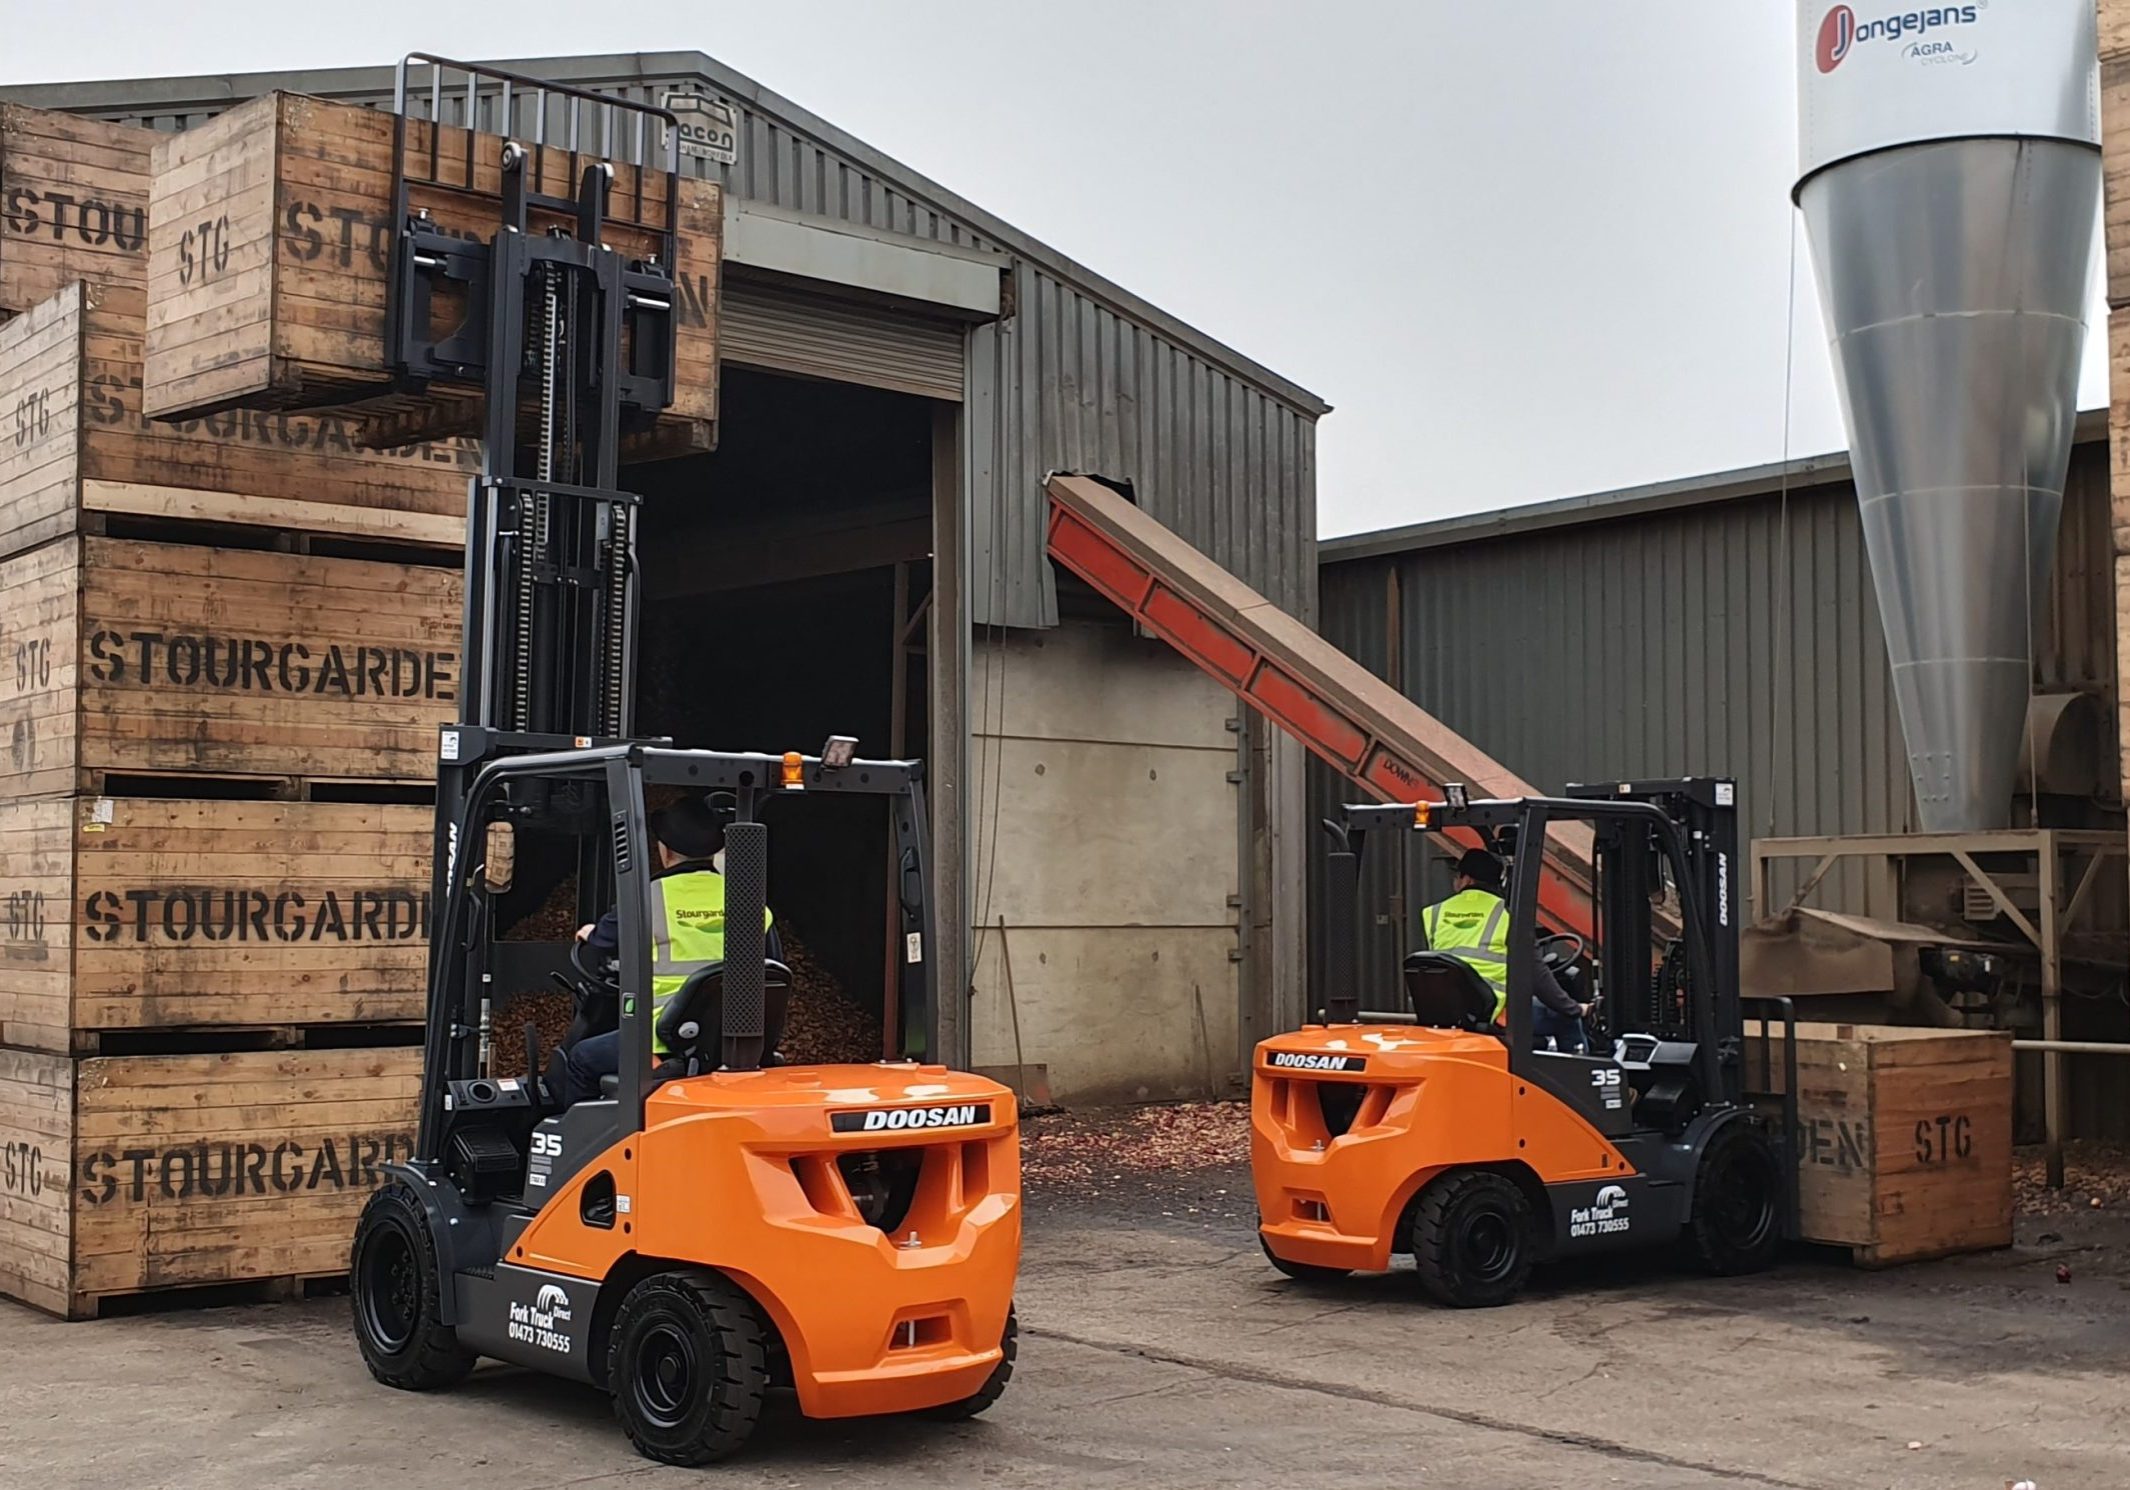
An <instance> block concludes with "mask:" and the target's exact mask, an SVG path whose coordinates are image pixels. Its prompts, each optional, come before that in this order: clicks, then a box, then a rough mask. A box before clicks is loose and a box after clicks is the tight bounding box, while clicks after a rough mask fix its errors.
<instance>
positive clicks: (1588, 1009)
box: [1582, 999, 1597, 1019]
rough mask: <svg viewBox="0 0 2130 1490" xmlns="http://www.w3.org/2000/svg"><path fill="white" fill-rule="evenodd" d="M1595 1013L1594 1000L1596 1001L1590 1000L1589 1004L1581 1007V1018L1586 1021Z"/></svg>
mask: <svg viewBox="0 0 2130 1490" xmlns="http://www.w3.org/2000/svg"><path fill="white" fill-rule="evenodd" d="M1596 1012H1597V1000H1596V999H1592V1000H1591V1001H1590V1002H1589V1003H1587V1004H1585V1005H1583V1015H1582V1017H1583V1018H1585V1019H1588V1018H1589V1017H1590V1016H1591V1015H1592V1014H1595V1013H1596Z"/></svg>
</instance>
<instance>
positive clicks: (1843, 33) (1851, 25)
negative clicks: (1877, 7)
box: [1819, 5, 1856, 72]
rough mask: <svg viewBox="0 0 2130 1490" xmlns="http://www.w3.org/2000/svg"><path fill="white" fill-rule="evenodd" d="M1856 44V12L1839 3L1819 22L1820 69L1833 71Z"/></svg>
mask: <svg viewBox="0 0 2130 1490" xmlns="http://www.w3.org/2000/svg"><path fill="white" fill-rule="evenodd" d="M1855 45H1856V12H1855V11H1853V10H1851V9H1850V8H1849V7H1848V6H1846V5H1837V6H1835V7H1834V9H1832V10H1830V11H1828V12H1827V18H1826V19H1825V20H1824V21H1821V22H1820V23H1819V70H1820V71H1821V72H1832V71H1834V69H1835V68H1837V67H1840V66H1841V65H1842V59H1843V58H1844V57H1847V56H1848V55H1849V52H1850V50H1851V48H1853V47H1854V46H1855Z"/></svg>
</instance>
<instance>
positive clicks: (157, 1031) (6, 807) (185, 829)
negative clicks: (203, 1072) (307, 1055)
mask: <svg viewBox="0 0 2130 1490" xmlns="http://www.w3.org/2000/svg"><path fill="white" fill-rule="evenodd" d="M432 834H433V815H432V813H431V810H430V809H429V808H426V807H419V806H384V807H380V806H370V805H362V804H349V803H330V802H232V801H166V800H158V799H154V798H139V797H77V798H64V797H62V798H56V799H47V800H34V799H15V800H7V801H0V1044H6V1045H12V1046H16V1047H19V1048H25V1049H32V1050H45V1051H52V1052H67V1051H72V1052H75V1053H87V1052H92V1051H96V1050H99V1049H102V1048H104V1047H105V1045H106V1042H107V1041H111V1042H112V1043H116V1044H134V1045H137V1044H138V1043H139V1040H140V1037H142V1036H143V1035H154V1036H168V1035H173V1034H175V1033H177V1032H180V1031H184V1032H192V1033H198V1032H201V1031H219V1032H220V1033H221V1034H223V1035H225V1036H227V1037H229V1038H230V1039H231V1042H232V1043H235V1041H236V1037H237V1036H238V1034H239V1031H242V1032H243V1043H249V1044H283V1045H295V1044H299V1043H308V1036H307V1034H306V1033H305V1032H304V1031H303V1030H302V1029H301V1028H300V1027H303V1026H309V1025H313V1024H318V1025H330V1024H336V1023H338V1024H349V1023H353V1024H363V1025H376V1024H386V1023H396V1022H406V1021H413V1020H418V1019H420V1017H421V1015H422V1009H423V987H424V980H425V976H426V966H427V960H428V936H429V920H430V917H429V910H430V905H429V900H430V873H429V868H430V862H431V854H430V849H431V843H432ZM119 1036H123V1037H127V1038H125V1039H118V1040H114V1039H113V1037H119Z"/></svg>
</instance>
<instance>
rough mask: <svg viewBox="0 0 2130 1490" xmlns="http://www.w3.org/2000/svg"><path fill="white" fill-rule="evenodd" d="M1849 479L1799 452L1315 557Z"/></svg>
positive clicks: (2084, 429)
mask: <svg viewBox="0 0 2130 1490" xmlns="http://www.w3.org/2000/svg"><path fill="white" fill-rule="evenodd" d="M2107 438H2108V411H2107V410H2106V409H2088V410H2086V411H2085V412H2084V413H2082V414H2080V415H2079V416H2078V425H2077V428H2076V431H2075V434H2074V436H2073V440H2074V443H2076V444H2081V445H2082V444H2085V443H2087V442H2088V441H2093V440H2105V439H2107ZM1848 479H1849V452H1848V451H1846V450H1836V451H1832V452H1829V453H1828V454H1825V455H1807V456H1801V457H1799V458H1797V459H1795V460H1791V461H1788V462H1783V461H1773V462H1770V463H1769V464H1767V465H1764V466H1746V467H1743V468H1741V469H1738V470H1733V471H1719V472H1716V473H1714V474H1712V475H1706V476H1685V477H1680V478H1678V479H1676V480H1672V481H1657V482H1651V483H1649V484H1648V485H1644V486H1628V487H1621V488H1619V489H1617V490H1614V491H1603V492H1593V493H1590V494H1589V495H1587V496H1580V497H1561V498H1558V499H1556V500H1554V501H1550V502H1533V503H1530V504H1528V505H1526V506H1522V507H1504V508H1502V509H1500V510H1498V511H1494V512H1472V513H1466V514H1463V515H1461V516H1458V517H1445V518H1437V519H1436V520H1434V521H1432V522H1424V523H1409V524H1406V525H1405V526H1403V527H1397V528H1377V529H1375V530H1373V531H1371V532H1366V533H1349V534H1347V535H1345V536H1344V537H1340V538H1325V539H1320V540H1319V541H1318V543H1317V560H1318V562H1319V563H1320V564H1340V563H1347V562H1350V561H1352V560H1355V559H1373V558H1381V557H1383V556H1384V555H1386V554H1400V553H1411V552H1414V551H1416V550H1419V549H1428V548H1447V547H1450V546H1451V545H1454V544H1459V543H1474V542H1478V541H1480V540H1483V539H1488V538H1507V537H1510V536H1512V535H1515V534H1519V533H1533V532H1538V531H1540V530H1542V529H1546V528H1564V527H1573V526H1576V525H1578V524H1583V523H1596V522H1606V521H1609V520H1611V519H1613V518H1621V517H1641V516H1645V515H1647V514H1649V513H1652V512H1670V511H1676V510H1678V509H1680V508H1685V507H1704V506H1707V505H1709V504H1711V503H1715V502H1734V501H1738V500H1741V499H1743V498H1746V497H1758V496H1764V495H1766V494H1767V493H1769V492H1772V491H1781V490H1783V489H1785V488H1787V489H1788V490H1791V491H1798V490H1803V489H1808V488H1811V487H1815V486H1825V485H1828V484H1830V483H1833V482H1839V481H1847V480H1848Z"/></svg>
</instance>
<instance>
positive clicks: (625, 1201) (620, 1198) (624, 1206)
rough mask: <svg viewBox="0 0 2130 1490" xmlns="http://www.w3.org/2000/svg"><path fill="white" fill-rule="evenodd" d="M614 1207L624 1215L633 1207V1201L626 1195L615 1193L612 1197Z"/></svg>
mask: <svg viewBox="0 0 2130 1490" xmlns="http://www.w3.org/2000/svg"><path fill="white" fill-rule="evenodd" d="M614 1209H615V1210H617V1211H619V1212H621V1214H622V1215H624V1216H626V1215H627V1214H628V1213H629V1212H630V1211H632V1210H634V1209H635V1203H634V1202H633V1201H631V1200H630V1199H629V1197H628V1196H626V1195H617V1196H615V1197H614Z"/></svg>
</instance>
